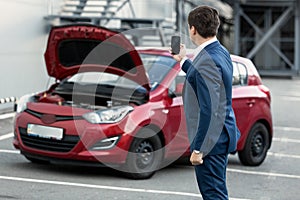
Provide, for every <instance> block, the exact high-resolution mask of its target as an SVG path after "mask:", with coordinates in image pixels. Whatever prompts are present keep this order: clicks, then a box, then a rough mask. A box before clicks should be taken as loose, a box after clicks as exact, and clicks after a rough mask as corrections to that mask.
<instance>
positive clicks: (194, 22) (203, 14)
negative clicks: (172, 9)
mask: <svg viewBox="0 0 300 200" xmlns="http://www.w3.org/2000/svg"><path fill="white" fill-rule="evenodd" d="M188 23H189V26H190V28H191V27H192V26H194V27H195V29H196V31H197V32H198V33H199V35H201V36H202V37H203V38H208V37H213V36H216V35H217V33H218V29H219V26H220V18H219V12H218V11H217V10H216V9H215V8H212V7H209V6H199V7H197V8H195V9H193V10H192V11H191V12H190V13H189V16H188Z"/></svg>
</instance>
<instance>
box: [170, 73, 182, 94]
mask: <svg viewBox="0 0 300 200" xmlns="http://www.w3.org/2000/svg"><path fill="white" fill-rule="evenodd" d="M184 81H185V72H183V71H180V72H179V73H178V74H177V75H176V77H175V79H174V80H173V81H172V83H171V85H170V87H169V94H170V96H171V97H177V96H182V90H183V85H184Z"/></svg>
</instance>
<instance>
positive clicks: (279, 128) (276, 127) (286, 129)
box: [274, 126, 300, 132]
mask: <svg viewBox="0 0 300 200" xmlns="http://www.w3.org/2000/svg"><path fill="white" fill-rule="evenodd" d="M274 130H279V131H288V132H289V131H294V132H300V128H298V127H288V126H274Z"/></svg>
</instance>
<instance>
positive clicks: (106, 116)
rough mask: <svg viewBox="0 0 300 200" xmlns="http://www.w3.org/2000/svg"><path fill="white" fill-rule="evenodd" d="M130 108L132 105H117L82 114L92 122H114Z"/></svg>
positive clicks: (130, 109) (122, 116)
mask: <svg viewBox="0 0 300 200" xmlns="http://www.w3.org/2000/svg"><path fill="white" fill-rule="evenodd" d="M132 110H133V107H132V106H117V107H112V108H109V109H104V110H96V111H94V112H90V113H86V114H84V115H83V118H84V119H86V120H87V121H88V122H90V123H92V124H101V123H103V124H107V123H116V122H118V121H120V120H122V119H123V118H124V117H125V116H126V115H127V114H128V113H129V112H131V111H132Z"/></svg>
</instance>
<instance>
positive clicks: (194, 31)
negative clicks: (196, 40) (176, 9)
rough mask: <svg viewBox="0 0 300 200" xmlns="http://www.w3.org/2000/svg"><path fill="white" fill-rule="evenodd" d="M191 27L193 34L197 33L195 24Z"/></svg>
mask: <svg viewBox="0 0 300 200" xmlns="http://www.w3.org/2000/svg"><path fill="white" fill-rule="evenodd" d="M190 29H191V33H192V34H193V35H196V33H197V31H196V28H195V26H191V28H190Z"/></svg>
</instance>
